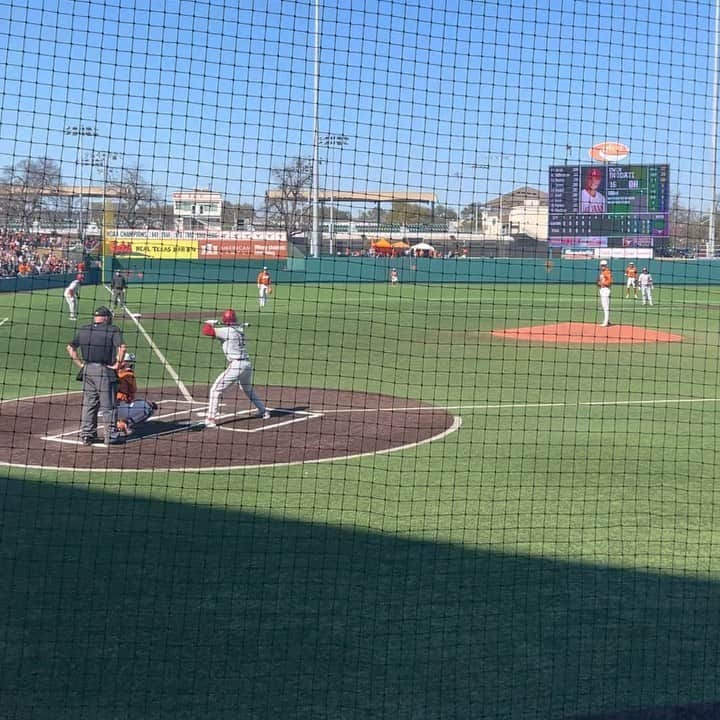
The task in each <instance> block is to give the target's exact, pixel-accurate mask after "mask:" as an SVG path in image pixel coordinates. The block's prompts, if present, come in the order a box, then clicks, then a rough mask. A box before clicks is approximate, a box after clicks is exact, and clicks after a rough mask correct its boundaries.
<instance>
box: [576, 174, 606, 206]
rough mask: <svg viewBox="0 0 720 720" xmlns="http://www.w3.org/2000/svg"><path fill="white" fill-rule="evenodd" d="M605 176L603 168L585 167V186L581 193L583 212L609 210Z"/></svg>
mask: <svg viewBox="0 0 720 720" xmlns="http://www.w3.org/2000/svg"><path fill="white" fill-rule="evenodd" d="M604 190H605V177H604V174H603V171H602V168H599V167H589V168H586V169H585V177H584V178H583V188H582V191H581V193H580V212H581V213H604V212H607V203H606V201H605V195H604Z"/></svg>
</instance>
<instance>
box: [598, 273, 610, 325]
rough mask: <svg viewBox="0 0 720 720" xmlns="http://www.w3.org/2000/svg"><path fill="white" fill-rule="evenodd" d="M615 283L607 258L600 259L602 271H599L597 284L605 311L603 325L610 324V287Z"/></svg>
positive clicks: (601, 304)
mask: <svg viewBox="0 0 720 720" xmlns="http://www.w3.org/2000/svg"><path fill="white" fill-rule="evenodd" d="M612 284H613V276H612V271H611V270H610V268H609V267H608V264H607V260H601V261H600V272H599V273H598V279H597V286H598V288H600V289H599V294H600V307H602V311H603V321H602V323H601V326H602V327H609V326H610V324H611V323H610V288H611V287H612Z"/></svg>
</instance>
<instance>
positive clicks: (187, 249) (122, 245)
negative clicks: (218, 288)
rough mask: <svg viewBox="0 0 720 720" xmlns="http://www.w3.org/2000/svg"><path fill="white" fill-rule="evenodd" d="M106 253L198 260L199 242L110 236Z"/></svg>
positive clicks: (136, 256)
mask: <svg viewBox="0 0 720 720" xmlns="http://www.w3.org/2000/svg"><path fill="white" fill-rule="evenodd" d="M104 251H105V255H114V256H116V257H134V258H138V257H147V258H154V259H158V260H197V258H198V244H197V241H195V240H172V239H157V240H151V239H149V238H145V237H125V238H122V239H117V240H116V239H113V238H108V239H107V240H106V241H105V248H104Z"/></svg>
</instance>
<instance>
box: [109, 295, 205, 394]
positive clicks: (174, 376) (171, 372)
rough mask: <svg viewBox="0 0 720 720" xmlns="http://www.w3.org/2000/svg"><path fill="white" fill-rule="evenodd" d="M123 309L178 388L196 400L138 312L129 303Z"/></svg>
mask: <svg viewBox="0 0 720 720" xmlns="http://www.w3.org/2000/svg"><path fill="white" fill-rule="evenodd" d="M103 287H104V288H105V289H106V290H107V291H108V292H110V294H112V291H111V290H110V288H109V287H108V286H107V285H103ZM120 307H122V309H123V311H124V312H125V314H126V315H127V316H128V317H129V318H130V319H131V320H132V321H133V322H134V323H135V325H136V326H137V329H138V330H139V331H140V334H141V335H142V336H143V337H144V338H145V340H146V341H147V343H148V345H149V346H150V348H151V350H152V351H153V352H154V353H155V355H157V357H158V359H159V360H160V362H161V363H162V365H163V367H164V368H165V370H166V371H167V373H168V375H170V377H171V378H172V379H173V380H174V381H175V384H176V385H177V386H178V390H180V392H181V393H182V396H183V397H184V398H185V399H186V400H187V401H188V402H194V399H193V396H192V395H191V394H190V391H189V390H188V389H187V387H186V386H185V383H184V382H183V381H182V380H181V379H180V376H179V375H178V374H177V373H176V372H175V368H173V366H172V365H171V364H170V363H169V362H168V360H167V358H166V357H165V356H164V355H163V354H162V351H161V350H160V348H159V347H158V346H157V345H156V344H155V342H154V341H153V339H152V338H151V337H150V335H149V333H148V332H147V330H145V328H144V327H143V326H142V325H141V324H140V321H139V320H138V314H137V313H134V312H131V311H130V309H129V308H128V306H127V305H121V306H120Z"/></svg>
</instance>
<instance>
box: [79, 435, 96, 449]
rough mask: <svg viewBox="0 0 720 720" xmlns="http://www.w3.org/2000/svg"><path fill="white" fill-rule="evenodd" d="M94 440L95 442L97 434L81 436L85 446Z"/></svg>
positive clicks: (88, 445)
mask: <svg viewBox="0 0 720 720" xmlns="http://www.w3.org/2000/svg"><path fill="white" fill-rule="evenodd" d="M95 442H97V435H86V436H85V437H83V438H82V444H83V445H85V447H90V446H91V445H92V444H93V443H95Z"/></svg>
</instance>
